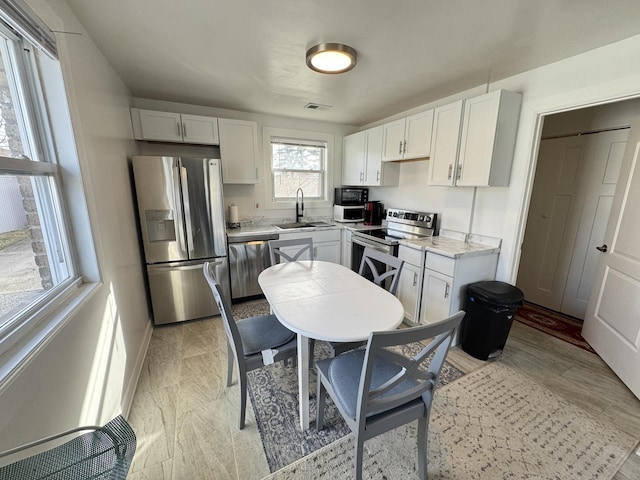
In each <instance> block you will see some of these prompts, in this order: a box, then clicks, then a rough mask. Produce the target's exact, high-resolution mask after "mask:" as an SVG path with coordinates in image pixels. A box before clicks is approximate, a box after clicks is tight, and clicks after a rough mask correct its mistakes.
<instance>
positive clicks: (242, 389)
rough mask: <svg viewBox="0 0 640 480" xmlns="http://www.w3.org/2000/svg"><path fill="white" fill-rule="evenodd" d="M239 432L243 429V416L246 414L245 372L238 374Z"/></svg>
mask: <svg viewBox="0 0 640 480" xmlns="http://www.w3.org/2000/svg"><path fill="white" fill-rule="evenodd" d="M239 377H240V381H239V382H238V383H240V425H239V426H240V430H242V429H243V428H244V420H245V414H246V413H247V372H240V375H239Z"/></svg>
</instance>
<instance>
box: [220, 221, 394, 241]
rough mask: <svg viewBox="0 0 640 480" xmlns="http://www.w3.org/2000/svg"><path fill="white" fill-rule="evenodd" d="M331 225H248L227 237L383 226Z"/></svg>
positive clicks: (229, 229) (336, 223) (377, 226)
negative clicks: (295, 226)
mask: <svg viewBox="0 0 640 480" xmlns="http://www.w3.org/2000/svg"><path fill="white" fill-rule="evenodd" d="M326 223H328V224H329V225H324V226H318V227H302V228H278V227H276V226H274V225H273V224H246V225H242V226H241V227H240V228H227V237H229V238H244V237H252V236H255V235H269V234H279V233H285V232H314V231H317V230H342V229H346V230H351V231H358V230H375V229H377V228H381V225H365V224H363V223H340V222H334V221H330V222H326Z"/></svg>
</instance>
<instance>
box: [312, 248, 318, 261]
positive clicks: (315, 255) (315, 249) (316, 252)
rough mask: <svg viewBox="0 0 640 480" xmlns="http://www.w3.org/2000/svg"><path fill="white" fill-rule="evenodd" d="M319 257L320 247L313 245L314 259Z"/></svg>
mask: <svg viewBox="0 0 640 480" xmlns="http://www.w3.org/2000/svg"><path fill="white" fill-rule="evenodd" d="M316 258H318V247H313V259H314V260H315V259H316Z"/></svg>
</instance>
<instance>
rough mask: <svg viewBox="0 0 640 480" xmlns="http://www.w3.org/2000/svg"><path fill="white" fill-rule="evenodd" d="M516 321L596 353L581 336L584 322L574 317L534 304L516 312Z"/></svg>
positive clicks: (525, 305) (528, 304)
mask: <svg viewBox="0 0 640 480" xmlns="http://www.w3.org/2000/svg"><path fill="white" fill-rule="evenodd" d="M515 319H516V320H517V321H519V322H520V323H524V324H525V325H528V326H530V327H533V328H535V329H536V330H540V331H542V332H545V333H548V334H549V335H552V336H554V337H556V338H559V339H560V340H564V341H565V342H568V343H571V344H573V345H575V346H577V347H580V348H582V349H584V350H587V351H589V352H591V353H595V351H594V350H593V349H592V348H591V346H590V345H589V344H588V343H587V341H586V340H585V339H584V338H582V335H581V334H580V333H581V332H582V322H581V321H579V320H576V319H575V318H573V317H569V316H567V315H563V314H561V313H558V312H554V311H553V310H548V309H546V308H544V307H540V306H538V305H534V304H532V303H525V304H524V306H522V307H521V308H520V309H518V311H517V312H516V315H515Z"/></svg>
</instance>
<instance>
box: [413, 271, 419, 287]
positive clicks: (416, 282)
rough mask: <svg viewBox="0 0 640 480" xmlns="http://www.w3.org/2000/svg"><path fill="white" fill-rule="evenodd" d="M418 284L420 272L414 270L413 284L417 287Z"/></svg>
mask: <svg viewBox="0 0 640 480" xmlns="http://www.w3.org/2000/svg"><path fill="white" fill-rule="evenodd" d="M416 285H418V274H417V273H416V272H413V286H414V287H415V286H416Z"/></svg>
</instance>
